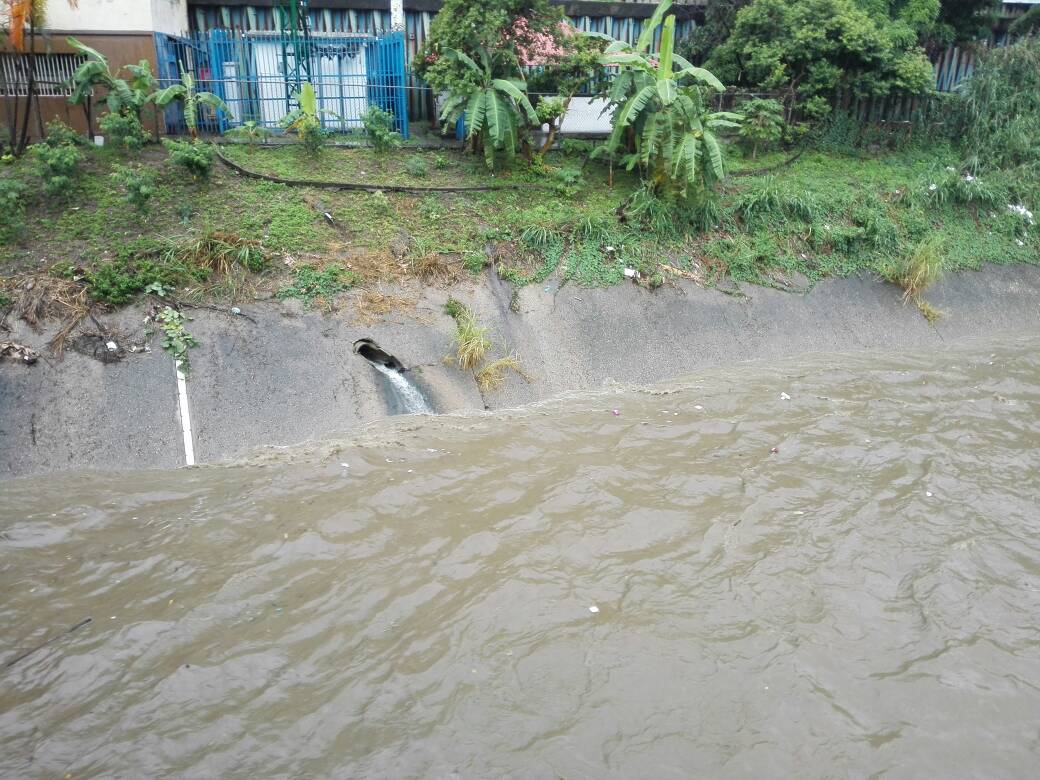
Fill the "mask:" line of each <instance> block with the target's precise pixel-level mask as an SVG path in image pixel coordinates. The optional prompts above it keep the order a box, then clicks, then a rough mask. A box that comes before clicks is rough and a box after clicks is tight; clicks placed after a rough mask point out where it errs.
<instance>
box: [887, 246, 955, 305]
mask: <svg viewBox="0 0 1040 780" xmlns="http://www.w3.org/2000/svg"><path fill="white" fill-rule="evenodd" d="M942 252H943V241H942V237H941V236H938V235H931V236H928V237H926V238H925V239H924V240H922V241H921V242H920V243H918V244H917V246H915V247H914V249H913V250H912V251H911V252H910V253H909V254H908V255H907V256H906V257H904V258H903V259H902V260H901V261H899V262H897V263H896V264H894V265H892V266H890V267H889V268H887V269H885V273H884V276H885V278H886V279H887V280H888V281H890V282H893V283H895V284H898V285H899V286H900V287H902V288H903V300H904V301H913V302H914V305H915V306H917V308H918V310H919V311H920V312H921V314H923V315H924V317H925V319H927V320H928V321H929V322H935V321H936V320H937V319H939V317H941V316H942V312H941V311H939V310H938V309H936V308H935V307H934V306H932V305H931V304H930V303H928V301H926V300H924V298H923V297H922V293H924V291H925V290H926V289H928V288H929V287H931V286H932V285H933V284H935V283H936V282H937V281H939V279H940V278H941V277H942V272H943V268H942Z"/></svg>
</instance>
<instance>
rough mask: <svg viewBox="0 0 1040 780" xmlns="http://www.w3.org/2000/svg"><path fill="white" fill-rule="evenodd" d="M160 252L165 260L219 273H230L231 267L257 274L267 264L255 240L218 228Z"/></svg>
mask: <svg viewBox="0 0 1040 780" xmlns="http://www.w3.org/2000/svg"><path fill="white" fill-rule="evenodd" d="M163 254H164V258H163V259H165V260H167V261H172V260H178V261H180V262H182V263H185V264H188V265H194V266H197V267H199V268H209V269H210V270H212V271H213V272H214V273H216V274H219V275H221V276H226V275H228V274H230V273H231V270H232V269H233V268H234V267H235V266H240V267H242V268H246V269H248V270H250V271H253V272H254V273H259V272H260V271H262V270H263V269H264V268H265V267H266V266H267V257H266V255H265V254H264V251H263V249H262V248H261V247H260V242H259V241H253V240H251V239H248V238H242V237H241V236H239V235H236V234H234V233H222V232H218V231H211V232H209V233H206V234H204V235H202V236H199V237H198V238H192V239H189V240H187V241H184V242H181V243H179V244H174V245H172V246H170V247H169V248H168V249H166V250H165V251H164V253H163Z"/></svg>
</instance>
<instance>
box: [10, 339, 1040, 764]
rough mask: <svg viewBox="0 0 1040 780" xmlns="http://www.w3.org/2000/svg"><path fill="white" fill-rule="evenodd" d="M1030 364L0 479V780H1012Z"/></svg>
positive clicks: (818, 381)
mask: <svg viewBox="0 0 1040 780" xmlns="http://www.w3.org/2000/svg"><path fill="white" fill-rule="evenodd" d="M1036 343H1037V342H1036V340H1035V339H1034V340H1031V341H1029V342H1023V341H1017V342H1009V343H1004V344H1000V345H995V344H992V343H991V344H986V345H982V346H979V345H976V346H974V347H971V348H962V349H959V350H950V351H947V352H944V353H942V354H937V353H932V354H903V355H856V356H828V357H814V358H810V359H803V360H798V361H788V362H784V363H778V364H773V365H765V364H749V365H743V366H738V367H734V368H730V369H727V370H724V371H714V372H710V373H706V374H704V375H701V376H698V377H696V378H695V379H689V380H686V381H683V382H675V383H670V384H668V385H664V386H658V387H655V388H649V389H638V388H610V389H607V390H604V391H603V392H600V393H596V394H592V395H585V396H581V397H574V398H569V399H565V400H562V401H557V402H554V403H551V404H543V405H540V406H536V407H530V408H527V409H523V410H517V411H511V412H506V413H499V414H495V415H487V416H479V417H470V418H464V417H440V418H434V419H425V420H424V419H416V418H409V419H400V420H395V421H390V422H387V423H383V424H381V425H379V426H376V427H373V428H369V429H367V430H366V431H364V432H362V434H361V435H359V437H358V439H356V440H355V441H353V442H345V443H340V444H328V443H324V444H320V445H314V446H313V447H309V448H308V447H303V448H296V449H292V450H281V451H273V452H271V453H268V454H264V455H261V456H258V457H257V458H255V459H253V460H252V461H250V462H247V463H241V464H235V465H232V466H220V467H203V468H196V469H187V470H178V471H168V472H138V473H129V474H104V475H98V474H85V475H84V474H80V475H63V476H55V477H47V478H34V479H26V480H18V481H14V482H8V483H5V484H3V485H0V592H2V594H3V595H2V598H0V627H2V642H0V744H2V750H0V776H3V777H5V778H8V777H9V778H53V777H65V776H70V777H73V778H93V777H126V778H137V777H191V778H208V777H213V778H237V777H251V778H256V777H264V778H267V777H293V778H296V777H330V778H341V777H348V776H349V777H392V778H410V777H462V778H486V777H525V778H526V777H531V778H555V777H561V778H601V777H618V778H621V777H648V778H669V777H755V778H761V777H778V776H798V777H844V776H851V777H866V776H889V777H981V776H985V777H991V778H992V777H1007V778H1014V777H1027V776H1031V777H1035V776H1036V774H1037V769H1038V767H1040V629H1038V616H1040V508H1038V507H1040V415H1038V411H1040V358H1038V357H1037V350H1036V349H1035V344H1036ZM781 394H784V395H781ZM787 396H789V398H788V397H787ZM614 410H617V412H618V414H616V415H615V414H614ZM88 617H89V618H91V622H89V623H86V624H83V625H79V627H78V628H75V629H74V630H71V631H69V629H71V628H73V627H74V626H77V624H81V623H82V621H84V620H85V619H86V618H88ZM44 643H47V644H44ZM41 644H44V646H43V647H39V646H40V645H41ZM34 648H37V649H35V650H34ZM27 652H28V655H24V654H25V653H27ZM23 655H24V657H21V656H23Z"/></svg>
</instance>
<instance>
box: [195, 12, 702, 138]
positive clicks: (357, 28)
mask: <svg viewBox="0 0 1040 780" xmlns="http://www.w3.org/2000/svg"><path fill="white" fill-rule="evenodd" d="M387 5H388V6H389V2H388V3H387ZM188 13H189V18H188V22H189V24H190V26H191V29H192V31H194V32H201V31H206V30H212V29H217V28H224V29H230V30H241V31H243V32H261V31H263V32H270V31H274V30H277V28H278V20H277V17H276V16H275V13H274V9H272V8H263V7H258V6H235V7H229V6H220V5H206V6H198V5H193V6H191V8H190V9H189V12H188ZM404 16H405V31H404V32H405V46H406V47H407V55H408V65H409V83H408V86H409V90H408V93H409V95H408V113H409V114H410V115H411V117H412V118H413V119H426V118H429V117H428V104H429V100H428V90H425V89H423V85H422V83H421V82H418V81H417V80H416V79H415V77H414V76H412V75H411V73H410V66H411V62H412V58H413V56H414V55H415V52H416V51H418V49H419V47H420V46H422V44H423V42H424V41H425V40H426V35H427V33H428V32H429V30H430V22H431V21H433V16H434V14H433V13H431V12H427V11H422V12H413V11H406V12H405V15H404ZM571 22H572V23H573V24H574V26H575V27H577V28H578V29H579V30H582V31H585V32H601V33H606V34H607V35H610V36H612V37H614V38H617V39H619V40H623V41H628V42H630V43H635V41H636V39H637V38H638V37H639V33H640V31H641V30H642V28H643V20H642V19H631V18H619V17H613V16H598V17H597V16H579V17H575V18H572V19H571ZM693 27H694V22H693V20H687V21H682V22H679V23H678V25H677V32H679V34H680V36H682V35H686V34H687V33H688V32H689V31H690V30H691V29H693ZM310 29H311V32H312V33H318V34H323V33H324V34H328V33H368V34H371V35H381V34H383V33H384V32H388V31H389V30H390V10H389V8H387V10H385V11H384V10H370V11H369V10H354V9H330V8H319V9H311V12H310Z"/></svg>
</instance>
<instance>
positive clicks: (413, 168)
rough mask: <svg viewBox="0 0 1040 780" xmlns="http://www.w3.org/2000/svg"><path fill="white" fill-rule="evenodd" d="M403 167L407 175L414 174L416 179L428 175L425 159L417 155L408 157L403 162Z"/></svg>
mask: <svg viewBox="0 0 1040 780" xmlns="http://www.w3.org/2000/svg"><path fill="white" fill-rule="evenodd" d="M404 169H405V171H406V172H407V173H408V175H409V176H414V177H415V178H416V179H425V178H426V177H427V176H429V175H430V171H429V169H428V168H427V167H426V161H425V160H424V159H423V158H422V157H420V156H419V155H414V156H412V157H409V158H408V160H407V161H406V162H405V164H404Z"/></svg>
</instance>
